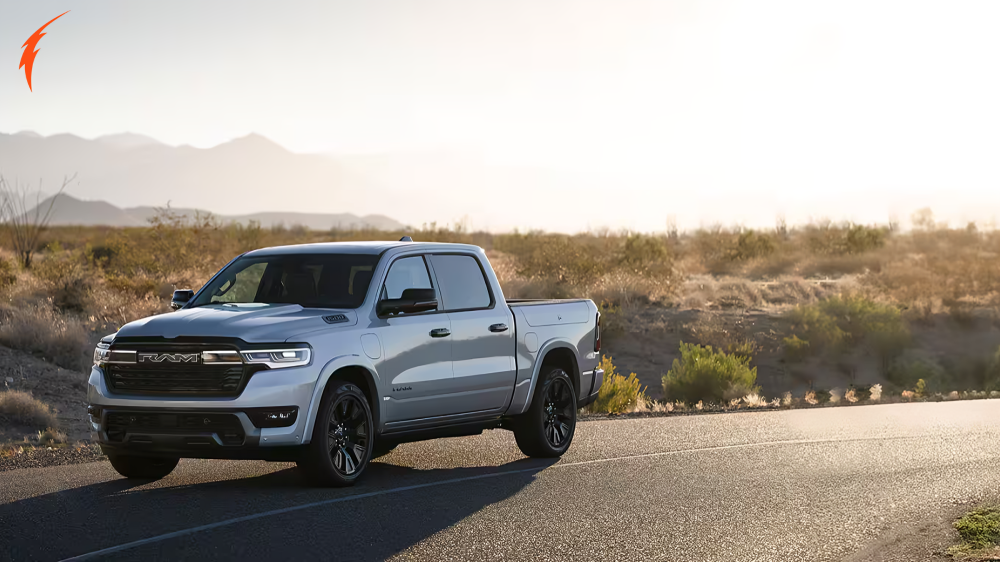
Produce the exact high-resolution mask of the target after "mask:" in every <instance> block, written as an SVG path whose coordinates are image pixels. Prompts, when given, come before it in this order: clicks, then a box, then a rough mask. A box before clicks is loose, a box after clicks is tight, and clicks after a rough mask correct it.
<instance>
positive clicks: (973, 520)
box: [954, 507, 1000, 548]
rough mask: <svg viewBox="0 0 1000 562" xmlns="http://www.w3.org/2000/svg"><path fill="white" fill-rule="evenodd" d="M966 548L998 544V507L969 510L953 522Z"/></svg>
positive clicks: (999, 520)
mask: <svg viewBox="0 0 1000 562" xmlns="http://www.w3.org/2000/svg"><path fill="white" fill-rule="evenodd" d="M954 525H955V530H957V531H958V534H959V535H960V536H961V537H962V540H963V541H965V544H964V545H963V546H965V547H967V548H990V547H992V546H995V545H997V544H1000V509H998V508H995V507H990V508H980V509H975V510H973V511H970V512H969V513H967V514H965V516H963V517H962V518H961V519H959V520H958V521H956V522H955V523H954Z"/></svg>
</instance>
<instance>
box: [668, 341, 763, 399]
mask: <svg viewBox="0 0 1000 562" xmlns="http://www.w3.org/2000/svg"><path fill="white" fill-rule="evenodd" d="M680 352H681V358H680V359H675V360H674V364H673V367H671V368H670V371H669V372H668V373H667V374H666V375H664V376H663V395H664V397H666V398H667V399H668V400H673V401H680V402H685V403H687V404H694V403H696V402H699V401H703V400H704V401H711V402H723V401H728V400H727V397H729V399H732V397H733V396H746V395H749V394H757V393H759V392H760V387H758V386H756V385H757V368H756V367H750V358H749V357H748V356H746V355H740V354H735V353H734V354H727V353H726V352H725V351H722V350H715V349H712V346H701V345H697V344H685V343H681V348H680Z"/></svg>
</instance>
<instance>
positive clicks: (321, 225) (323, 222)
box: [28, 193, 406, 230]
mask: <svg viewBox="0 0 1000 562" xmlns="http://www.w3.org/2000/svg"><path fill="white" fill-rule="evenodd" d="M50 204H51V205H52V214H51V221H50V223H49V224H51V225H53V226H66V225H83V226H96V225H103V226H146V225H148V224H149V219H150V218H152V217H153V216H155V215H156V207H131V208H128V209H120V208H118V207H115V206H114V205H112V204H110V203H108V202H105V201H83V200H80V199H77V198H75V197H73V196H71V195H67V194H65V193H63V194H62V195H58V196H56V198H55V201H54V202H53V198H52V197H49V198H48V199H45V200H43V201H41V202H40V203H39V204H38V208H39V211H40V212H41V213H44V212H45V211H46V210H47V209H48V208H49V205H50ZM171 211H173V212H174V213H177V214H180V215H186V216H189V217H193V216H194V214H195V213H196V212H198V210H197V209H188V208H173V207H171ZM34 212H35V210H34V209H32V210H29V211H28V214H29V215H32V214H34ZM201 212H202V213H207V211H201ZM216 217H217V218H218V219H219V220H220V221H222V222H223V223H230V222H237V223H242V224H247V223H249V222H250V221H258V222H259V223H260V225H261V226H263V227H265V228H270V227H272V226H277V225H284V226H289V227H290V226H296V225H301V226H305V227H306V228H309V229H311V230H330V229H333V228H338V229H352V228H354V229H360V228H375V229H378V230H404V229H405V228H406V226H405V225H403V224H402V223H400V222H399V221H396V220H393V219H391V218H389V217H386V216H382V215H367V216H362V217H359V216H357V215H353V214H351V213H283V212H265V213H252V214H246V215H216Z"/></svg>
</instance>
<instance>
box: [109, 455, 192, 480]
mask: <svg viewBox="0 0 1000 562" xmlns="http://www.w3.org/2000/svg"><path fill="white" fill-rule="evenodd" d="M179 460H180V459H176V458H172V457H171V458H160V457H137V456H133V455H116V454H113V453H112V454H109V455H108V461H110V462H111V466H113V467H114V469H115V470H117V471H118V474H121V475H122V476H124V477H125V478H141V479H144V480H159V479H160V478H163V477H164V476H166V475H168V474H170V473H171V472H172V471H173V470H174V468H175V467H176V466H177V462H178V461H179Z"/></svg>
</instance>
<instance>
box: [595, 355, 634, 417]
mask: <svg viewBox="0 0 1000 562" xmlns="http://www.w3.org/2000/svg"><path fill="white" fill-rule="evenodd" d="M600 368H601V369H604V383H603V384H601V390H600V391H598V393H597V400H594V402H593V403H591V404H590V405H589V406H587V411H588V412H594V413H601V414H624V413H626V412H632V411H635V410H636V409H637V408H639V407H641V406H642V405H644V404H645V402H646V401H647V400H648V398H647V397H646V394H645V393H644V392H643V390H644V389H643V388H642V386H641V385H640V384H639V379H637V378H636V375H635V373H631V374H629V376H628V377H624V376H622V375H619V374H618V371H617V370H616V369H615V365H614V363H612V361H611V357H609V356H607V355H605V356H603V357H601V366H600Z"/></svg>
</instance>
